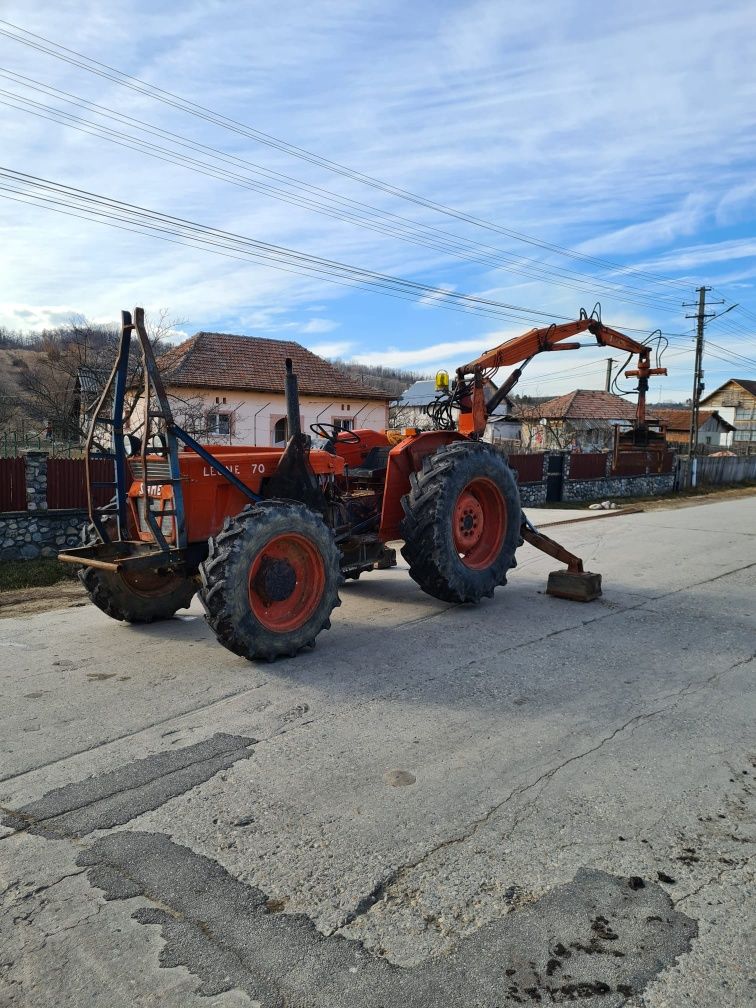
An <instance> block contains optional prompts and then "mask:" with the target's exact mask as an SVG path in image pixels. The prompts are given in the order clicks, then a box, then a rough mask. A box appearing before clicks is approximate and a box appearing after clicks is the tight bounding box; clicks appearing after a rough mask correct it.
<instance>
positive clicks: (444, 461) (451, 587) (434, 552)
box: [401, 441, 521, 602]
mask: <svg viewBox="0 0 756 1008" xmlns="http://www.w3.org/2000/svg"><path fill="white" fill-rule="evenodd" d="M402 507H403V508H404V514H405V517H404V521H403V522H402V526H401V528H402V535H403V537H404V541H405V542H404V548H403V549H402V556H403V557H404V559H405V560H407V562H408V563H409V565H410V576H411V577H412V578H413V579H414V580H415V581H416V582H417V583H418V584H419V585H420V587H421V588H422V589H423V591H425V592H427V593H428V594H429V595H433V596H434V598H438V599H441V600H442V601H444V602H478V601H480V599H481V598H482V597H483V596H491V595H493V592H494V589H495V588H496V587H497V585H504V584H506V583H507V576H506V575H507V571H508V570H509V569H510V568H511V567H514V566H515V564H516V561H515V550H516V549H517V547H518V546H519V544H520V542H521V540H520V522H521V509H520V495H519V492H518V489H517V484H516V482H515V478H514V475H513V474H512V470H511V469H510V468H509V465H508V464H507V460H506V457H505V456H504V455H503V454H502V453H501V452H499V451H497V450H496V449H495V448H493V447H491V446H490V445H488V444H485V443H483V442H480V441H455V442H453V443H452V444H449V445H446V446H444V447H443V448H439V450H438V451H436V452H434V454H433V455H429V456H428V457H427V458H425V459H423V467H422V470H421V471H420V472H418V473H413V474H412V475H411V476H410V492H409V493H408V494H406V495H405V496H404V497H403V498H402Z"/></svg>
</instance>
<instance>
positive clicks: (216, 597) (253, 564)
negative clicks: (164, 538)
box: [200, 500, 343, 661]
mask: <svg viewBox="0 0 756 1008" xmlns="http://www.w3.org/2000/svg"><path fill="white" fill-rule="evenodd" d="M200 578H201V580H202V588H201V590H200V600H201V601H202V604H203V606H204V607H205V612H206V614H207V621H208V623H209V624H210V626H211V627H212V629H213V630H214V631H215V635H216V637H217V638H218V640H219V641H220V643H221V644H223V646H224V647H227V648H228V649H229V651H233V652H234V654H238V655H242V656H243V657H244V658H249V659H250V660H251V659H255V658H264V659H267V660H268V661H273V660H274V659H276V658H281V657H286V656H289V657H290V656H293V655H295V654H296V653H297V652H298V651H301V650H302V648H304V647H307V646H308V645H309V646H312V645H314V643H315V638H316V637H317V635H318V634H319V633H320V631H321V630H324V629H327V628H328V627H330V625H331V621H330V619H329V617H330V615H331V611H332V610H333V609H334V607H335V606H338V605H341V602H340V600H339V585H340V584H341V583H342V581H343V578H342V576H341V566H340V554H339V551H338V548H337V547H336V543H335V542H334V538H333V534H332V532H331V530H330V529H329V528H328V527H327V526H326V524H325V522H324V521H323V520H322V518H320V516H319V515H317V514H315V513H314V512H313V511H311V510H310V509H309V508H308V507H306V506H305V505H304V504H298V503H295V502H293V501H283V500H270V501H261V502H260V503H259V504H251V505H249V506H248V507H246V508H245V509H244V510H243V511H242V512H241V514H239V515H237V516H236V517H235V518H227V519H226V521H225V523H224V525H223V529H222V530H221V532H219V533H218V535H217V536H215V537H214V538H212V539H211V540H210V551H209V554H208V558H207V560H205V561H204V563H202V564H201V565H200Z"/></svg>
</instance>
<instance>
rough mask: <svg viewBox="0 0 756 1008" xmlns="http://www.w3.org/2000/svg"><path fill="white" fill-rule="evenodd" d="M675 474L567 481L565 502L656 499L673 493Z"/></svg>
mask: <svg viewBox="0 0 756 1008" xmlns="http://www.w3.org/2000/svg"><path fill="white" fill-rule="evenodd" d="M674 486H675V476H674V473H662V474H661V475H651V476H609V477H606V478H604V479H596V480H565V481H564V486H563V487H562V500H563V501H599V500H613V499H614V498H615V497H654V496H660V495H661V494H666V493H671V492H672V491H673V490H674Z"/></svg>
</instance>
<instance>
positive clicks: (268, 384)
mask: <svg viewBox="0 0 756 1008" xmlns="http://www.w3.org/2000/svg"><path fill="white" fill-rule="evenodd" d="M287 357H290V358H291V360H292V363H293V365H294V371H295V372H296V373H297V375H298V378H299V397H300V414H301V423H302V429H303V430H304V431H305V433H308V432H309V426H310V424H312V423H326V424H335V425H336V426H337V427H339V428H341V429H342V430H351V429H352V428H359V427H368V428H375V429H378V430H383V429H385V428H386V426H387V423H388V402H389V400H390V399H391V398H392V396H391V394H390V393H388V392H384V391H381V390H380V389H374V388H372V387H371V386H370V385H367V384H366V383H365V382H363V381H361V380H360V379H358V378H356V377H353V376H351V375H347V374H345V373H344V372H343V371H341V370H339V368H337V367H335V366H334V365H333V364H331V363H329V362H328V361H326V360H324V359H323V358H322V357H318V356H317V354H314V353H311V352H310V351H309V350H306V349H305V348H304V347H303V346H300V345H299V343H294V342H292V341H290V340H275V339H263V338H261V337H253V336H235V335H231V334H228V333H213V332H200V333H197V334H196V335H195V336H192V337H191V339H188V340H186V341H185V342H184V343H181V344H180V345H179V346H176V347H173V348H172V349H170V350H169V351H168V352H167V353H165V354H163V355H162V356H161V357H160V358H159V360H158V367H159V369H160V371H161V374H162V376H163V381H164V383H165V386H166V390H167V392H168V395H169V397H170V400H171V406H172V409H173V411H174V415H175V417H176V421H177V423H178V424H179V425H180V426H183V427H185V428H186V429H187V430H189V432H190V433H192V434H193V435H194V436H195V437H198V438H199V439H201V440H203V441H206V442H209V443H222V444H255V445H261V446H275V445H283V444H285V443H286V441H287V439H288V423H287V419H286V400H285V394H284V375H285V373H286V358H287ZM142 414H143V409H142V408H141V404H140V406H139V407H138V408H137V409H135V410H134V413H133V414H132V424H131V426H132V429H133V428H134V427H136V426H137V425H138V423H140V422H141V417H142Z"/></svg>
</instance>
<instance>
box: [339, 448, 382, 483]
mask: <svg viewBox="0 0 756 1008" xmlns="http://www.w3.org/2000/svg"><path fill="white" fill-rule="evenodd" d="M390 451H391V445H384V446H382V447H378V448H371V449H370V451H369V452H368V453H367V455H366V456H365V458H364V459H363V461H362V465H360V466H350V467H349V475H350V476H352V477H353V478H355V479H370V477H371V476H375V474H376V473H377V472H380V471H382V470H383V469H385V468H386V466H387V465H388V455H389V452H390Z"/></svg>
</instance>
